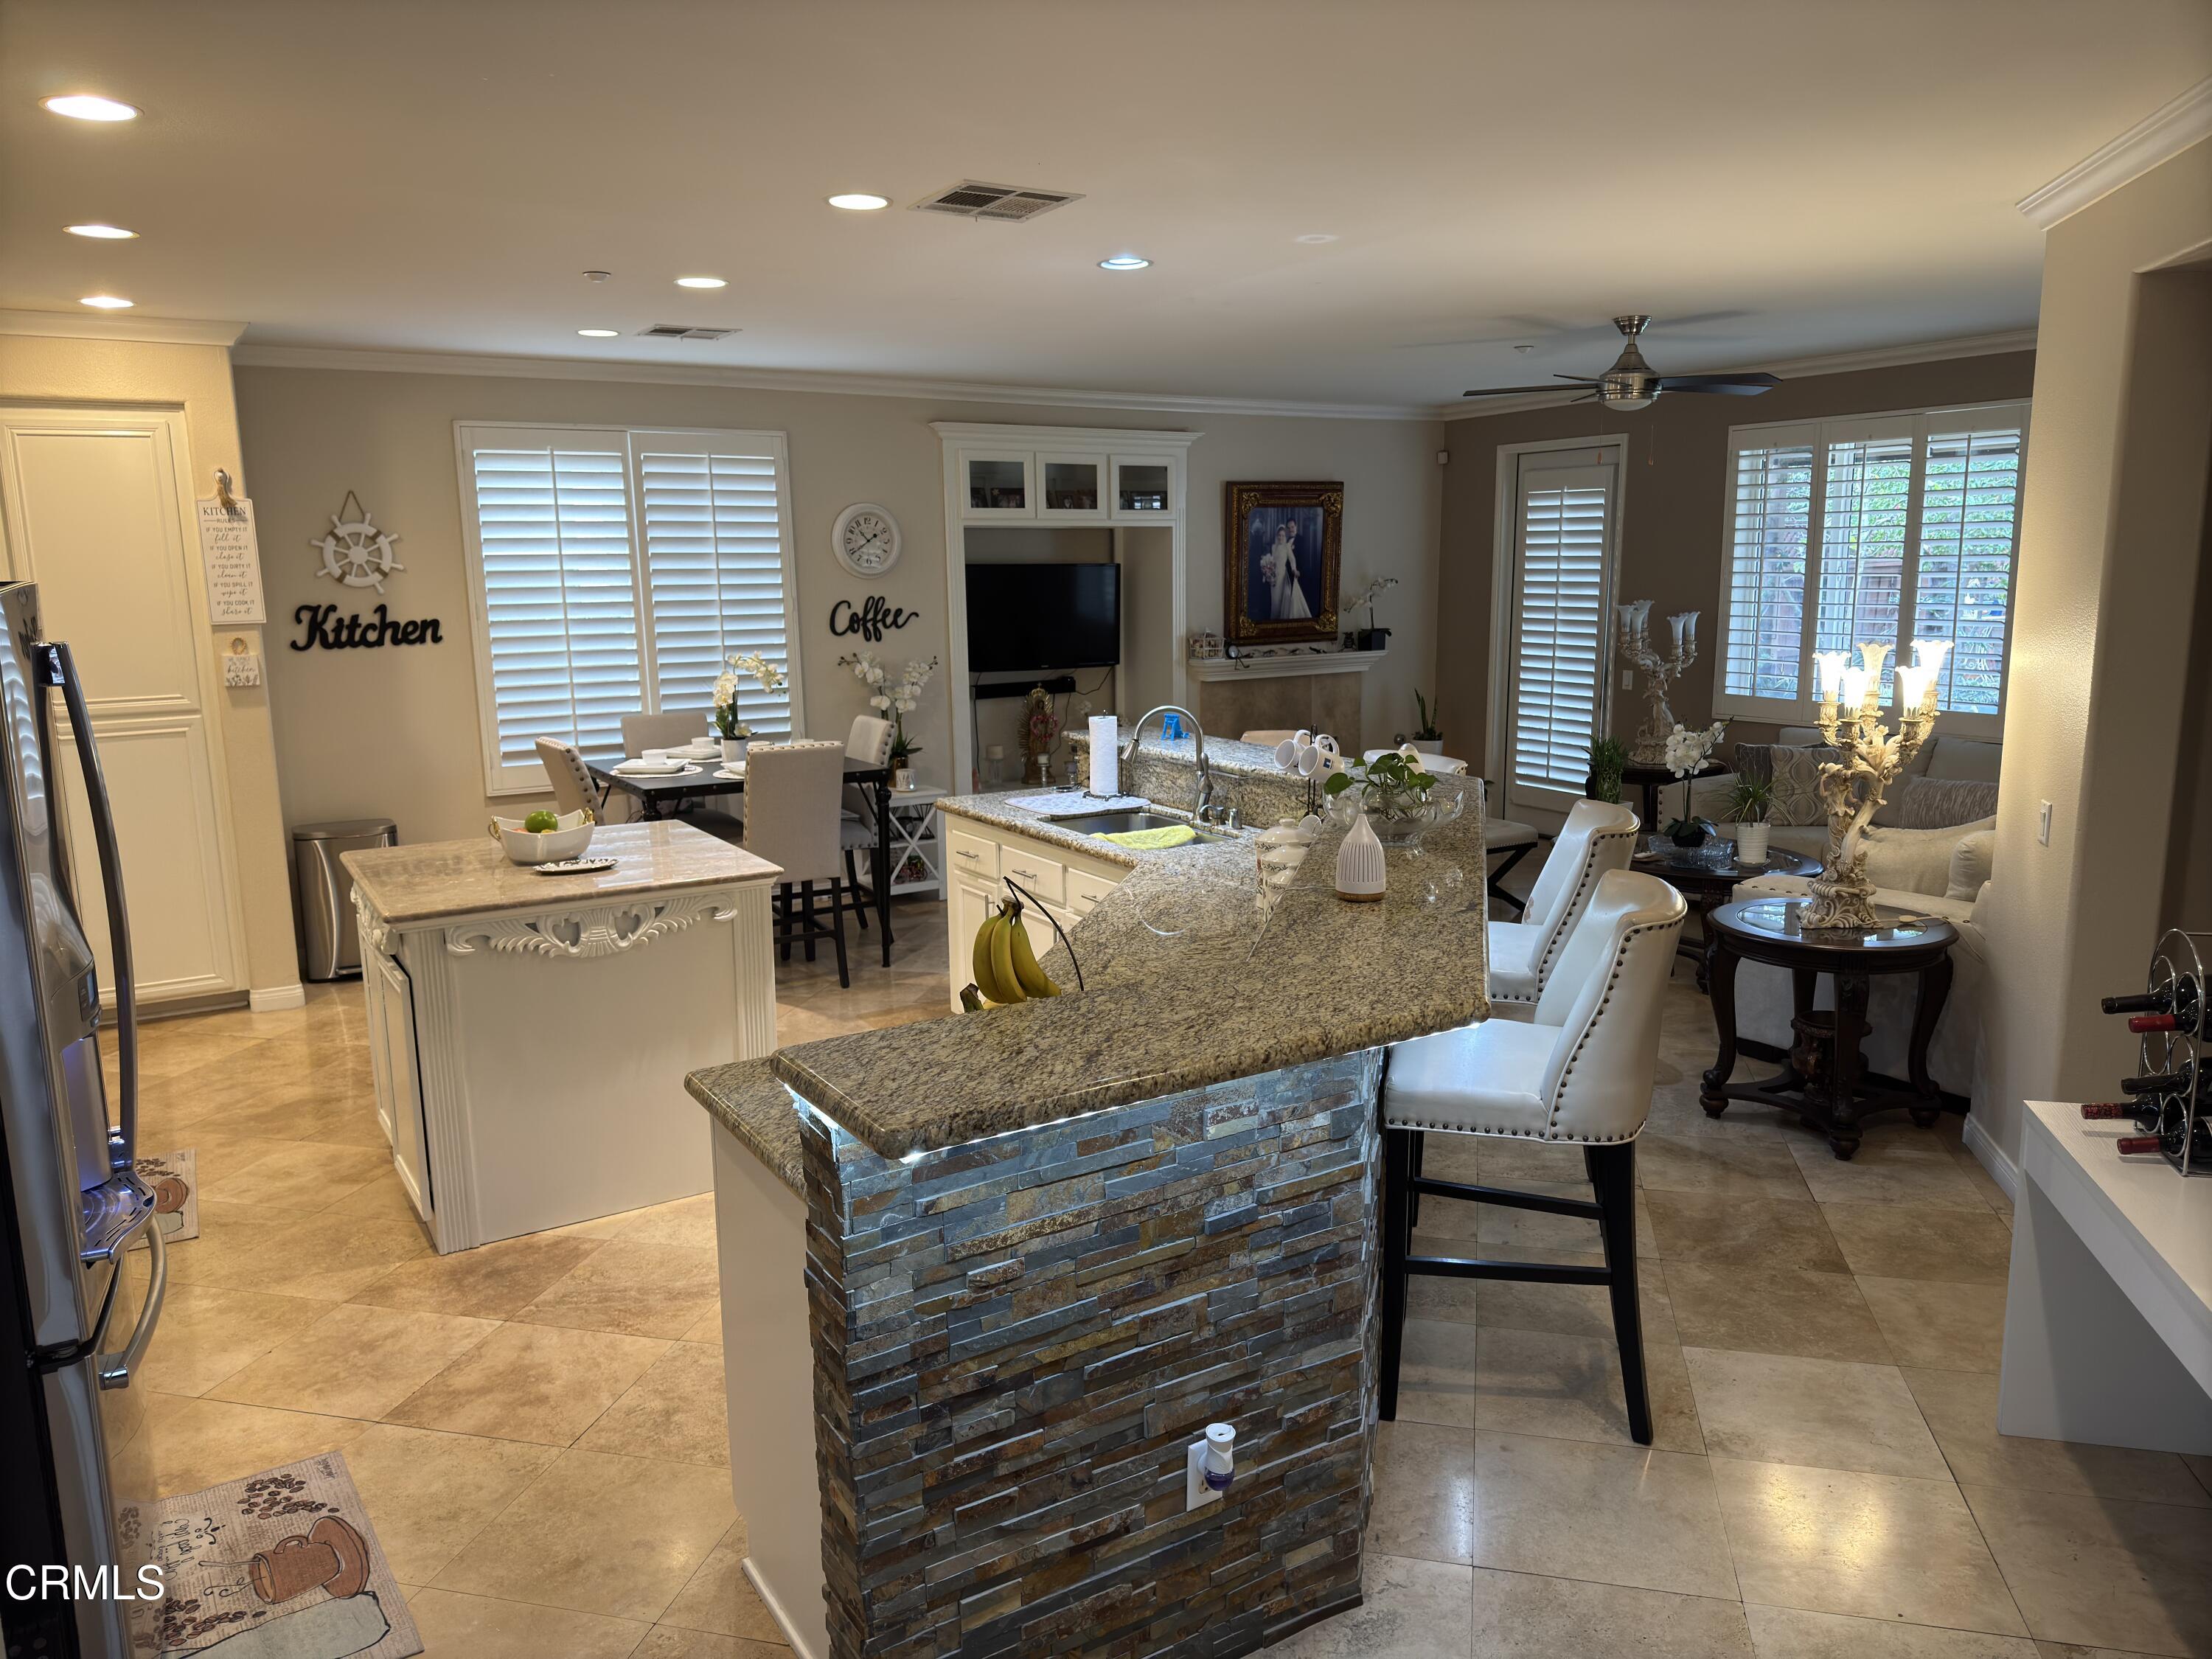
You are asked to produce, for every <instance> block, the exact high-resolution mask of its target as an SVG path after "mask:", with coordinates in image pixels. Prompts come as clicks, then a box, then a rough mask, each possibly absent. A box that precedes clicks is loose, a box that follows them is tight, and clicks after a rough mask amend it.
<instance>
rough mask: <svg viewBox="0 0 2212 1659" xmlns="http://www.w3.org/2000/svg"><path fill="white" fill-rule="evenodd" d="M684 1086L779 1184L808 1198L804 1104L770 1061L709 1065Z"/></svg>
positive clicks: (744, 1061) (740, 1061)
mask: <svg viewBox="0 0 2212 1659" xmlns="http://www.w3.org/2000/svg"><path fill="white" fill-rule="evenodd" d="M684 1088H685V1089H687V1090H688V1091H690V1095H691V1098H692V1099H694V1100H696V1101H697V1102H698V1103H700V1104H701V1105H702V1106H704V1107H705V1108H706V1109H707V1113H708V1116H710V1117H712V1118H713V1119H714V1121H716V1122H717V1123H719V1124H720V1125H721V1126H722V1127H724V1128H725V1129H727V1130H728V1131H729V1132H730V1133H732V1134H733V1135H735V1136H736V1137H737V1138H738V1139H739V1140H741V1141H743V1142H744V1146H745V1149H746V1150H747V1151H748V1152H751V1153H752V1155H753V1156H754V1157H755V1158H758V1159H759V1160H760V1161H761V1162H762V1163H763V1164H767V1165H768V1167H769V1172H770V1173H771V1174H773V1175H774V1176H775V1178H776V1179H777V1180H778V1181H781V1182H783V1184H784V1185H785V1186H787V1187H788V1188H791V1190H792V1191H793V1192H794V1193H797V1194H799V1195H800V1196H801V1197H804V1196H805V1191H806V1182H805V1177H804V1176H802V1175H801V1173H800V1170H799V1103H798V1102H797V1101H795V1100H793V1098H792V1097H791V1091H790V1090H789V1089H788V1088H787V1087H786V1086H785V1085H784V1081H783V1079H781V1078H780V1077H778V1076H777V1075H776V1074H775V1067H774V1066H772V1065H770V1064H769V1061H768V1060H738V1062H737V1063H736V1064H735V1065H732V1066H709V1067H708V1069H707V1070H705V1071H703V1072H694V1073H691V1075H690V1076H689V1077H687V1078H685V1079H684Z"/></svg>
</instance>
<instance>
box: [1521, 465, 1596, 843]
mask: <svg viewBox="0 0 2212 1659" xmlns="http://www.w3.org/2000/svg"><path fill="white" fill-rule="evenodd" d="M1618 473H1619V469H1618V467H1617V465H1615V462H1614V460H1613V457H1612V455H1611V453H1610V452H1591V451H1587V450H1585V451H1576V452H1572V453H1568V454H1564V455H1563V454H1559V453H1540V454H1536V455H1531V456H1527V457H1524V458H1523V459H1522V464H1521V468H1520V475H1519V476H1520V489H1519V501H1518V503H1517V506H1516V513H1515V518H1516V544H1517V545H1516V555H1517V556H1516V559H1515V562H1514V582H1515V590H1514V596H1513V597H1514V616H1513V656H1512V687H1511V698H1510V708H1509V710H1508V720H1509V748H1510V752H1509V756H1508V764H1507V769H1506V784H1507V793H1508V796H1509V799H1512V800H1514V801H1516V803H1518V804H1522V805H1530V806H1534V807H1537V808H1539V809H1548V810H1553V811H1558V810H1560V809H1562V808H1564V807H1565V806H1567V805H1571V804H1572V803H1573V802H1574V801H1576V800H1578V799H1581V798H1582V793H1583V784H1584V781H1585V780H1587V779H1588V777H1589V748H1590V744H1591V742H1592V740H1593V739H1594V738H1595V737H1596V736H1597V734H1598V727H1599V720H1600V717H1601V714H1602V713H1603V710H1604V693H1605V687H1604V674H1605V664H1606V650H1605V647H1606V619H1607V600H1608V598H1609V594H1608V589H1607V572H1608V568H1609V566H1610V563H1611V554H1612V547H1613V510H1614V499H1615V492H1616V489H1617V479H1618Z"/></svg>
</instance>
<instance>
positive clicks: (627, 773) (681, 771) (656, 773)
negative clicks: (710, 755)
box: [613, 761, 699, 780]
mask: <svg viewBox="0 0 2212 1659" xmlns="http://www.w3.org/2000/svg"><path fill="white" fill-rule="evenodd" d="M698 770H699V768H697V767H696V766H694V765H692V764H691V763H690V762H688V761H687V762H685V763H684V765H683V766H681V767H679V768H678V769H675V770H674V771H670V772H664V771H661V770H660V769H659V768H657V767H656V768H655V769H653V770H651V771H646V770H642V769H639V768H636V767H633V766H630V765H629V764H627V763H625V764H623V765H621V766H617V767H615V768H614V769H613V771H614V775H616V776H617V777H618V778H636V779H640V780H647V779H652V778H688V777H690V775H692V774H693V773H694V772H696V771H698Z"/></svg>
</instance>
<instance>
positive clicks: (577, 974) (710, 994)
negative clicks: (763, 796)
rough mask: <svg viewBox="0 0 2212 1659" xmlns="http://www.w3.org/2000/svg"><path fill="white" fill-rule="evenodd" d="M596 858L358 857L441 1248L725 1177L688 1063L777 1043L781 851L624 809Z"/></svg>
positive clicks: (425, 1213) (408, 1137)
mask: <svg viewBox="0 0 2212 1659" xmlns="http://www.w3.org/2000/svg"><path fill="white" fill-rule="evenodd" d="M591 851H592V855H593V856H595V857H599V856H607V857H613V858H615V859H616V860H617V864H616V866H615V867H614V868H613V869H611V870H608V871H605V872H600V873H598V874H595V875H563V876H541V875H538V874H537V873H536V872H532V871H530V870H527V869H524V868H521V867H520V866H515V865H512V864H509V863H508V862H507V860H506V858H505V857H504V855H503V854H501V852H500V850H499V848H497V847H496V846H495V844H494V843H492V842H490V841H489V840H486V841H483V842H438V843H433V844H428V845H424V846H418V847H397V848H374V849H372V850H369V851H367V852H362V853H349V854H346V855H345V862H346V866H347V868H348V870H349V872H350V873H351V874H352V876H353V878H354V902H355V904H356V907H357V908H358V910H359V913H360V921H361V939H362V981H363V983H364V986H365V988H366V990H367V994H368V1030H369V1047H370V1060H371V1065H372V1068H373V1070H374V1073H375V1079H376V1109H377V1115H378V1118H379V1120H380V1121H381V1122H382V1124H383V1126H384V1130H385V1133H386V1135H387V1136H389V1137H390V1139H391V1141H392V1162H393V1165H394V1168H395V1169H396V1170H398V1176H399V1180H400V1183H401V1185H402V1186H404V1188H406V1190H407V1193H408V1195H409V1197H410V1199H412V1200H413V1201H414V1204H415V1206H416V1209H417V1210H418V1211H420V1212H422V1218H423V1220H424V1221H425V1222H426V1223H427V1224H428V1226H429V1228H430V1231H431V1235H432V1237H433V1238H434V1240H435V1243H436V1245H437V1248H438V1249H440V1250H441V1251H451V1250H464V1249H471V1248H472V1247H474V1246H476V1245H478V1244H486V1243H491V1242H492V1241H493V1240H495V1239H501V1238H512V1237H515V1236H516V1235H518V1234H520V1233H531V1232H539V1231H544V1229H546V1228H549V1227H560V1226H566V1225H570V1224H572V1223H574V1222H579V1221H587V1220H590V1219H591V1218H593V1217H596V1216H602V1215H610V1214H612V1213H614V1212H617V1211H623V1210H632V1209H636V1208H639V1207H640V1206H644V1205H648V1204H659V1203H665V1202H666V1201H667V1200H671V1199H677V1198H686V1197H690V1196H691V1195H693V1194H698V1193H703V1192H706V1191H708V1190H709V1189H710V1188H712V1187H713V1185H714V1164H713V1159H712V1157H711V1153H710V1146H709V1137H708V1126H707V1125H706V1123H705V1122H704V1121H703V1120H702V1118H701V1116H700V1114H699V1110H698V1108H697V1107H696V1105H694V1104H692V1103H691V1102H690V1099H689V1098H688V1097H686V1095H685V1093H684V1074H685V1073H689V1072H693V1071H696V1070H698V1069H700V1068H701V1067H702V1066H719V1065H724V1064H726V1063H727V1062H729V1061H731V1060H745V1059H750V1058H752V1057H754V1056H756V1055H760V1054H767V1053H769V1051H770V1050H772V1049H773V1048H775V962H774V958H773V957H772V955H771V952H770V932H769V894H770V892H771V890H772V889H773V884H774V883H775V878H776V876H777V874H778V873H779V872H778V871H777V870H776V867H775V866H774V865H771V864H769V863H766V862H764V861H763V860H760V859H757V858H755V857H753V856H752V855H751V854H749V853H746V852H744V851H743V850H742V849H740V848H735V847H732V846H729V845H728V844H726V843H725V842H721V841H719V840H717V839H715V838H714V836H708V835H705V834H703V833H702V832H701V831H699V830H696V829H692V828H690V826H689V825H686V824H683V823H669V822H663V823H641V824H617V825H610V826H608V827H605V828H604V829H601V830H600V831H599V833H598V835H597V836H594V837H593V839H592V848H591Z"/></svg>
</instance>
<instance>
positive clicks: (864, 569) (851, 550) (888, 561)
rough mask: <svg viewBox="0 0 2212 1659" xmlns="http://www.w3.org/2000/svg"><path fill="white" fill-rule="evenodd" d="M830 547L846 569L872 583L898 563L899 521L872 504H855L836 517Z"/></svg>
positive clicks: (859, 502) (887, 509) (856, 502)
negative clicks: (834, 550)
mask: <svg viewBox="0 0 2212 1659" xmlns="http://www.w3.org/2000/svg"><path fill="white" fill-rule="evenodd" d="M829 544H830V546H831V547H833V548H834V549H836V553H837V558H838V561H839V562H841V563H842V564H843V565H844V567H845V568H846V569H848V570H849V571H851V572H852V573H853V574H854V575H855V576H859V577H862V578H864V579H865V580H870V581H872V580H875V579H876V578H877V577H878V576H880V575H882V574H884V572H885V571H886V570H889V569H890V568H891V567H892V566H893V565H895V564H896V563H897V562H898V556H899V527H898V520H896V519H894V518H893V517H891V515H890V509H889V508H886V507H878V506H877V505H876V504H875V503H874V502H873V501H855V502H854V503H853V505H852V506H850V507H847V508H846V509H845V510H844V511H843V512H842V513H839V514H838V515H837V523H836V526H835V527H834V528H833V529H832V530H831V531H830V532H829Z"/></svg>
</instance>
